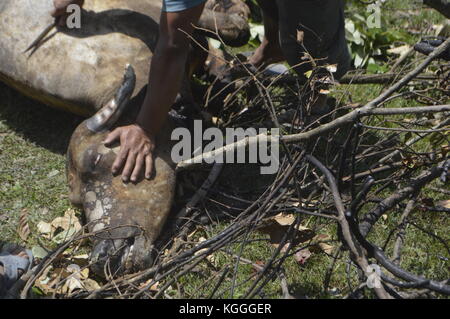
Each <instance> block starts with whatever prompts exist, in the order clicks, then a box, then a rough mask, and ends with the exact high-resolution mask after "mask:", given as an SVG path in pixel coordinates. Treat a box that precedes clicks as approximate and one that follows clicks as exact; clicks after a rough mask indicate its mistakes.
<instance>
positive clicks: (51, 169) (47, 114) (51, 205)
mask: <svg viewBox="0 0 450 319" xmlns="http://www.w3.org/2000/svg"><path fill="white" fill-rule="evenodd" d="M0 101H1V104H0V240H1V241H11V242H17V241H18V240H19V237H18V235H17V232H16V229H17V225H18V218H19V216H20V214H21V213H22V211H23V210H27V211H28V215H29V224H30V226H31V231H32V235H31V236H30V238H29V242H28V243H27V245H33V244H36V242H37V238H36V236H35V234H36V228H35V225H36V224H37V223H38V222H39V221H40V220H44V221H47V222H48V221H51V220H52V219H54V218H55V217H56V216H60V215H63V214H64V212H65V211H66V210H67V209H68V208H70V203H69V201H68V198H67V195H68V191H67V185H66V177H65V155H64V154H65V152H66V148H67V145H68V142H69V138H70V136H71V134H72V132H73V130H74V128H75V127H76V124H77V123H78V122H79V120H80V119H79V118H77V117H75V116H73V115H71V114H67V113H64V112H61V111H58V110H54V109H50V108H48V107H47V106H44V105H41V104H39V103H37V102H34V101H32V100H30V99H27V98H25V97H23V96H21V95H20V94H18V93H17V92H16V91H14V90H13V89H10V88H8V87H6V86H5V85H3V84H0Z"/></svg>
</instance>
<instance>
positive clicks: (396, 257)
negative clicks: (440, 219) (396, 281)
mask: <svg viewBox="0 0 450 319" xmlns="http://www.w3.org/2000/svg"><path fill="white" fill-rule="evenodd" d="M416 200H417V198H413V199H410V200H409V201H408V204H407V205H406V208H405V210H404V211H403V214H402V216H401V217H400V222H399V225H398V227H399V231H398V233H397V239H396V241H395V244H394V254H393V256H392V260H393V262H394V263H395V264H396V265H400V258H401V249H402V246H403V242H404V240H405V228H406V222H407V219H408V217H409V214H410V213H411V212H412V211H413V209H414V207H415V205H416Z"/></svg>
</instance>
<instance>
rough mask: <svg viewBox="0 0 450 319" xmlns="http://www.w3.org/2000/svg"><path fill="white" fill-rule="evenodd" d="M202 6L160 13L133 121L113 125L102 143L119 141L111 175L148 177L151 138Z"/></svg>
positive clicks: (171, 97) (173, 91)
mask: <svg viewBox="0 0 450 319" xmlns="http://www.w3.org/2000/svg"><path fill="white" fill-rule="evenodd" d="M203 6H204V5H203V4H202V5H199V6H197V7H194V8H191V9H188V10H185V11H181V12H173V13H168V12H162V14H161V19H160V37H159V40H158V44H157V46H156V51H155V55H154V56H153V59H152V62H151V67H150V76H149V88H148V90H147V95H146V97H145V100H144V103H143V105H142V107H141V111H140V113H139V115H138V118H137V121H136V124H133V125H129V126H125V127H119V128H117V129H116V130H114V131H113V132H112V133H111V134H109V136H108V137H107V139H106V140H105V144H111V143H113V142H114V141H117V140H119V141H120V144H121V149H120V152H119V154H118V155H117V158H116V160H115V162H114V164H113V166H112V171H113V173H114V174H119V173H120V171H122V179H123V181H124V182H127V181H129V180H130V178H131V181H132V182H136V181H138V179H139V177H140V176H141V175H142V172H145V178H147V179H150V178H151V176H152V173H153V172H152V170H153V151H154V149H155V140H156V139H155V137H156V135H157V134H158V132H159V131H160V130H161V128H162V126H163V125H164V123H165V121H166V118H167V114H168V112H169V110H170V107H171V106H172V104H173V102H174V101H175V98H176V95H177V94H178V92H179V90H180V86H181V79H182V76H183V74H184V72H185V64H186V59H187V55H188V50H189V38H188V35H191V34H192V32H193V24H194V23H196V22H197V21H198V19H199V18H200V15H201V13H202V11H203ZM180 30H183V31H180Z"/></svg>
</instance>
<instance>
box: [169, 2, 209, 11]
mask: <svg viewBox="0 0 450 319" xmlns="http://www.w3.org/2000/svg"><path fill="white" fill-rule="evenodd" d="M203 2H206V0H163V8H162V10H163V11H165V12H179V11H184V10H187V9H190V8H193V7H196V6H198V5H200V4H202V3H203Z"/></svg>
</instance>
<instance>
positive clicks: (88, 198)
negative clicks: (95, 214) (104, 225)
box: [84, 192, 97, 203]
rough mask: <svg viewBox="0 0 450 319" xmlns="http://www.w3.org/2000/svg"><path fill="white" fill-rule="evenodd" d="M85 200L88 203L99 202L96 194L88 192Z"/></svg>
mask: <svg viewBox="0 0 450 319" xmlns="http://www.w3.org/2000/svg"><path fill="white" fill-rule="evenodd" d="M84 198H85V201H86V202H88V203H93V202H95V201H96V200H97V195H96V194H95V193H94V192H87V193H86V195H85V197H84Z"/></svg>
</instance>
